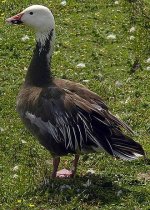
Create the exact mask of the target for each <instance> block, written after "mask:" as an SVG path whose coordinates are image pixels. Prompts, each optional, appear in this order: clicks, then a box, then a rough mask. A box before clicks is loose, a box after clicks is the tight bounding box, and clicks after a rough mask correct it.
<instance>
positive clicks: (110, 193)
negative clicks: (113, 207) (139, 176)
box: [26, 174, 129, 206]
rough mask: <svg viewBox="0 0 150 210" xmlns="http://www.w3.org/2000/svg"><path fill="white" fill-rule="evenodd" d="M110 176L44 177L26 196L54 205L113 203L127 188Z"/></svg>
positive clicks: (123, 194) (124, 193) (125, 192)
mask: <svg viewBox="0 0 150 210" xmlns="http://www.w3.org/2000/svg"><path fill="white" fill-rule="evenodd" d="M111 178H112V177H102V176H100V175H94V174H90V175H89V174H88V175H85V176H82V177H76V178H74V179H55V180H52V179H47V180H46V179H45V180H44V181H43V182H42V183H41V184H40V186H37V187H36V189H35V190H34V191H32V192H27V193H26V196H27V197H28V196H31V194H32V196H38V197H39V196H40V197H41V199H39V200H38V203H39V204H40V203H41V202H42V203H46V202H49V204H53V205H55V206H58V205H66V204H67V203H68V202H73V203H74V204H75V203H76V204H79V203H82V204H83V203H85V204H87V205H92V204H94V205H98V204H100V205H106V204H111V203H113V204H115V203H117V202H118V201H119V200H120V199H121V198H122V197H123V196H125V195H126V194H127V193H128V192H129V190H127V189H124V188H122V187H120V186H119V185H118V183H115V182H112V180H111Z"/></svg>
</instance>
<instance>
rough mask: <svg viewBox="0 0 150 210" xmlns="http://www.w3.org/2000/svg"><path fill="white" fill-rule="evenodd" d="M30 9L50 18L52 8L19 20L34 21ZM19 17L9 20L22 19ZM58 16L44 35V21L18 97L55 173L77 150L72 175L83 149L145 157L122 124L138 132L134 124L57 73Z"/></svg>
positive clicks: (21, 111) (23, 115)
mask: <svg viewBox="0 0 150 210" xmlns="http://www.w3.org/2000/svg"><path fill="white" fill-rule="evenodd" d="M29 11H30V12H31V11H32V13H33V14H35V15H36V13H38V15H39V13H40V15H41V18H42V17H43V18H44V17H45V16H46V15H47V17H49V13H50V11H49V10H48V9H47V8H46V9H45V7H43V6H31V7H29V8H27V9H26V10H25V11H23V12H22V15H21V19H20V20H18V21H19V23H20V22H24V23H25V24H27V25H28V24H29V25H31V22H32V24H33V19H31V22H30V19H29V18H28V21H29V23H28V22H27V20H26V19H25V17H26V15H27V14H28V15H29ZM37 11H38V12H37ZM50 14H51V13H50ZM15 17H16V16H14V17H13V18H10V19H9V22H12V23H17V22H15ZM17 18H18V16H17ZM52 19H53V18H52V16H51V19H50V20H49V24H50V28H48V30H47V31H46V33H47V34H46V33H45V31H43V34H42V32H41V31H42V30H45V28H44V29H43V28H42V27H43V25H40V26H39V30H40V33H41V37H39V38H37V43H36V48H35V50H34V54H33V58H32V61H31V64H30V66H29V69H28V72H27V75H26V79H25V82H24V84H23V86H22V89H21V91H20V93H19V95H18V98H17V111H18V113H19V114H20V117H21V119H22V121H23V122H24V124H25V125H26V127H27V128H28V129H29V130H30V131H31V133H32V134H33V135H34V136H36V137H37V138H38V140H39V142H40V143H41V144H42V145H43V146H44V147H45V148H46V149H47V150H49V151H50V153H51V154H52V156H53V158H54V161H53V162H54V169H53V172H52V177H55V176H56V174H57V168H58V165H59V160H60V158H59V157H60V156H63V155H67V154H68V153H72V154H75V160H74V163H73V169H72V173H70V174H69V175H67V176H71V175H74V174H75V172H76V167H77V162H78V159H79V155H80V154H82V153H89V152H100V151H106V152H107V153H109V154H110V155H112V156H114V157H119V158H122V159H127V160H132V159H136V158H138V157H139V156H143V155H144V150H143V148H142V146H141V145H140V144H139V143H137V142H135V141H134V140H133V139H131V138H130V137H128V136H126V135H125V134H124V133H123V132H122V128H123V129H125V130H127V131H129V132H132V131H131V129H130V127H129V126H128V125H126V124H125V123H124V122H122V121H121V120H119V119H117V118H116V117H115V116H113V115H112V114H111V113H110V112H109V110H108V107H107V106H106V104H105V103H104V102H103V100H102V99H101V98H100V97H99V96H98V95H97V94H96V93H94V92H92V91H90V90H88V89H87V88H86V87H84V86H83V85H81V84H78V83H74V82H71V81H68V80H63V79H55V78H53V77H52V74H51V70H50V69H51V68H50V63H51V57H52V42H53V36H54V22H53V21H52ZM39 22H40V20H39ZM52 23H53V24H52ZM42 24H43V23H42ZM33 26H34V25H33ZM40 27H41V28H40ZM38 36H39V35H38ZM48 56H49V57H50V60H49V58H48Z"/></svg>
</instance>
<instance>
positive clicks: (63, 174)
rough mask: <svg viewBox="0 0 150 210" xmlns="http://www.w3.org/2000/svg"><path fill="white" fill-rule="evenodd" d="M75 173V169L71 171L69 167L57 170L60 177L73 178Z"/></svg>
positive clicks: (57, 175)
mask: <svg viewBox="0 0 150 210" xmlns="http://www.w3.org/2000/svg"><path fill="white" fill-rule="evenodd" d="M74 175H75V173H74V172H73V171H69V170H67V169H62V170H60V171H57V174H56V177H58V178H73V177H74Z"/></svg>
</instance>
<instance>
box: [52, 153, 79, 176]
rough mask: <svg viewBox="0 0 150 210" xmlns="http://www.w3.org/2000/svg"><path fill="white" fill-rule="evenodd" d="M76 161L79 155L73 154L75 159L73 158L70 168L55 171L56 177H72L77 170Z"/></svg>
mask: <svg viewBox="0 0 150 210" xmlns="http://www.w3.org/2000/svg"><path fill="white" fill-rule="evenodd" d="M78 161H79V155H75V159H74V160H73V164H72V168H71V170H70V171H69V170H67V169H62V170H60V171H58V172H57V173H56V177H60V178H69V177H74V176H75V174H76V171H77V165H78Z"/></svg>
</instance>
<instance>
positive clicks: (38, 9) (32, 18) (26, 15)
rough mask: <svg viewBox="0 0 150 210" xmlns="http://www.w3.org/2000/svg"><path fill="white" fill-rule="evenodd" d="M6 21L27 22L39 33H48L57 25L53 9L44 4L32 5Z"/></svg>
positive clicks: (13, 22) (14, 22) (26, 23)
mask: <svg viewBox="0 0 150 210" xmlns="http://www.w3.org/2000/svg"><path fill="white" fill-rule="evenodd" d="M6 21H7V22H9V23H12V24H21V23H22V24H25V25H27V26H30V27H32V28H33V29H35V30H36V32H39V33H46V32H48V31H50V30H51V29H54V27H55V22H54V17H53V15H52V13H51V11H50V10H49V9H48V8H47V7H44V6H42V5H32V6H30V7H28V8H26V9H25V10H23V11H22V12H21V13H19V14H17V15H15V16H13V17H11V18H8V19H7V20H6Z"/></svg>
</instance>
